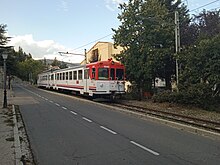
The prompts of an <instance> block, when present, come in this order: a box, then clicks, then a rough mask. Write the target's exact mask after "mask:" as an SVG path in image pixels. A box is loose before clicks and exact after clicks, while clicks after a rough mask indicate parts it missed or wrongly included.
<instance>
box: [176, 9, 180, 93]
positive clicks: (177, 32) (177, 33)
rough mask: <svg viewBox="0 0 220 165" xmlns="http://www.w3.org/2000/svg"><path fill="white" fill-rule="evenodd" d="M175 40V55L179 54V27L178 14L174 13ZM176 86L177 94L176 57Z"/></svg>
mask: <svg viewBox="0 0 220 165" xmlns="http://www.w3.org/2000/svg"><path fill="white" fill-rule="evenodd" d="M175 40H176V42H175V43H176V55H177V54H178V52H180V27H179V13H178V11H175ZM176 85H177V92H178V91H179V90H178V85H179V64H178V60H177V57H176Z"/></svg>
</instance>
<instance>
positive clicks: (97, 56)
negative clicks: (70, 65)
mask: <svg viewBox="0 0 220 165" xmlns="http://www.w3.org/2000/svg"><path fill="white" fill-rule="evenodd" d="M122 50H123V48H122V47H120V46H118V47H117V48H115V47H114V44H113V43H111V42H101V41H99V42H97V43H96V44H95V45H94V46H93V47H92V48H91V49H90V50H89V51H88V52H87V53H86V63H91V62H96V61H106V60H108V59H110V58H112V59H113V60H114V61H117V60H116V59H115V58H114V55H116V54H120V52H121V51H122ZM81 64H85V60H84V61H82V62H81Z"/></svg>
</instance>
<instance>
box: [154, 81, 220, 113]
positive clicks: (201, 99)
mask: <svg viewBox="0 0 220 165" xmlns="http://www.w3.org/2000/svg"><path fill="white" fill-rule="evenodd" d="M153 100H154V101H155V102H170V103H178V104H183V105H191V106H196V107H200V108H203V109H207V110H219V109H218V108H219V102H220V97H219V96H216V97H214V96H213V89H212V88H211V87H210V86H209V85H208V84H194V85H191V86H188V87H187V88H183V89H181V90H180V92H171V91H164V92H162V93H159V94H157V95H154V96H153Z"/></svg>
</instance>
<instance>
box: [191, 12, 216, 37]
mask: <svg viewBox="0 0 220 165" xmlns="http://www.w3.org/2000/svg"><path fill="white" fill-rule="evenodd" d="M194 23H195V24H196V25H197V26H198V29H199V39H204V38H212V37H215V36H216V35H218V34H219V33H220V10H215V11H205V10H204V11H203V12H201V13H200V14H199V15H198V16H195V18H194Z"/></svg>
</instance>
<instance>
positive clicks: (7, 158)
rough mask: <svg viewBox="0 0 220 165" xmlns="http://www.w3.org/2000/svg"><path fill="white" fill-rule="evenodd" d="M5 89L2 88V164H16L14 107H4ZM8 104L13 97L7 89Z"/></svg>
mask: <svg viewBox="0 0 220 165" xmlns="http://www.w3.org/2000/svg"><path fill="white" fill-rule="evenodd" d="M3 96H4V94H3V89H1V88H0V165H14V164H15V148H14V132H13V127H14V122H13V113H12V107H10V106H9V107H8V108H2V107H3ZM7 97H8V104H10V100H11V97H12V92H11V91H10V90H8V91H7Z"/></svg>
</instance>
